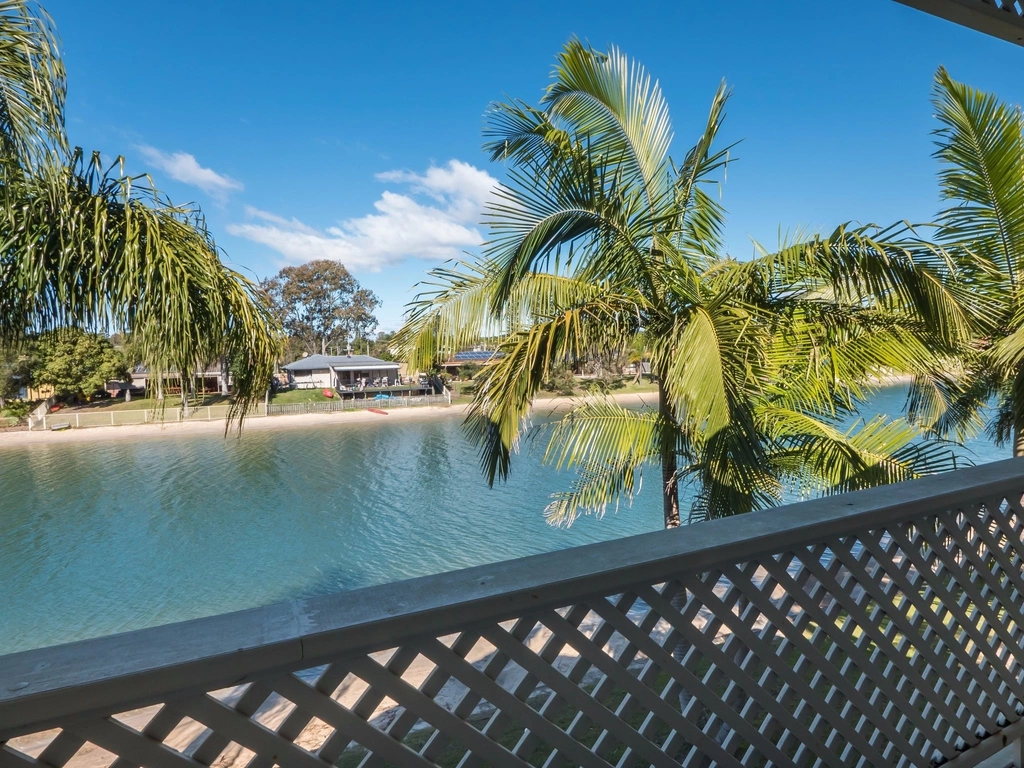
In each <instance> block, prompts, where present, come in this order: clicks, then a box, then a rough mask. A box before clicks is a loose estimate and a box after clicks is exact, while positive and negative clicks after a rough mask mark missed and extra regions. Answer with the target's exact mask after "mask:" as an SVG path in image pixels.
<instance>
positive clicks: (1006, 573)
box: [0, 461, 1024, 768]
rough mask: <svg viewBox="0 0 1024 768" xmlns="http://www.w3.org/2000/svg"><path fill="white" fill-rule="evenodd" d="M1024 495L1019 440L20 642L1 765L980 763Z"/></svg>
mask: <svg viewBox="0 0 1024 768" xmlns="http://www.w3.org/2000/svg"><path fill="white" fill-rule="evenodd" d="M1022 492H1024V462H1019V461H1009V462H1001V463H998V464H991V465H988V466H984V467H979V468H976V469H970V470H966V471H962V472H957V473H953V474H950V475H944V476H939V477H933V478H929V479H927V480H924V481H919V482H914V483H908V484H904V485H899V486H891V487H889V488H883V489H876V490H872V491H865V492H861V493H857V494H851V495H848V496H839V497H834V498H831V499H825V500H819V501H811V502H806V503H802V504H796V505H792V506H789V507H783V508H780V509H778V510H774V511H771V512H765V513H758V514H753V515H748V516H746V517H743V518H736V519H732V520H725V521H719V522H713V523H704V524H701V525H698V526H694V527H692V528H689V529H685V528H684V529H679V530H676V531H670V532H660V533H653V534H647V535H644V536H637V537H632V538H628V539H621V540H618V541H614V542H608V543H604V544H597V545H593V546H587V547H580V548H577V549H570V550H564V551H561V552H555V553H551V554H547V555H539V556H536V557H529V558H524V559H521V560H515V561H511V562H506V563H498V564H495V565H492V566H485V567H480V568H473V569H468V570H464V571H456V572H453V573H449V574H443V575H439V576H432V577H428V578H422V579H416V580H412V581H406V582H400V583H396V584H389V585H384V586H380V587H373V588H370V589H364V590H359V591H355V592H348V593H342V594H337V595H331V596H327V597H322V598H316V599H310V600H300V601H293V602H289V603H282V604H279V605H274V606H270V607H266V608H259V609H255V610H250V611H244V612H241V613H235V614H227V615H222V616H214V617H210V618H207V619H199V620H196V621H191V622H186V623H182V624H177V625H171V626H164V627H157V628H153V629H147V630H142V631H139V632H133V633H128V634H124V635H118V636H112V637H105V638H100V639H97V640H88V641H84V642H79V643H72V644H69V645H65V646H59V647H55V648H49V649H43V650H37V651H29V652H25V653H19V654H12V655H8V656H0V745H2V746H0V766H2V767H3V768H14V767H17V768H26V767H27V766H37V765H48V766H64V765H83V766H107V765H110V766H115V767H116V768H127V767H128V766H160V767H161V768H175V767H178V766H181V767H182V768H184V767H185V766H208V765H216V766H250V767H251V768H262V767H264V766H266V767H267V768H270V766H274V765H280V766H302V767H307V766H308V767H309V768H313V767H314V766H317V767H320V768H322V767H323V766H325V765H331V764H336V765H341V766H350V767H351V768H356V767H357V766H358V767H359V768H372V767H374V766H401V767H403V768H427V767H428V766H431V765H438V766H452V767H455V766H458V767H459V768H475V767H476V766H484V765H489V766H508V767H509V768H521V767H522V766H526V765H533V766H552V767H553V766H563V765H578V766H587V767H588V768H605V767H606V766H609V765H613V766H620V767H621V768H632V767H633V766H644V765H652V766H660V767H662V768H670V767H671V766H676V765H678V764H680V763H681V764H683V765H687V766H706V765H721V766H734V765H744V766H746V765H751V766H752V765H776V766H779V765H797V766H818V765H821V766H850V765H860V766H881V765H903V766H911V765H913V766H917V765H924V766H927V765H929V764H941V763H946V764H948V765H977V764H979V761H981V760H982V759H985V758H987V757H988V756H989V755H992V754H994V753H996V752H998V751H999V750H1000V749H1002V747H1003V746H1004V745H1006V744H1009V743H1011V742H1014V741H1016V740H1018V739H1019V738H1020V736H1021V735H1022V734H1024V717H1022V713H1024V706H1022V702H1024V666H1022V664H1021V660H1020V658H1019V657H1021V656H1022V648H1024V561H1022V558H1021V554H1020V552H1019V549H1020V547H1021V539H1022V536H1024V512H1022V509H1021V495H1022ZM495 535H496V536H499V535H501V531H500V521H496V530H495ZM0 610H2V609H0ZM1009 759H1010V758H1007V760H1009ZM1002 764H1006V761H1004V763H1002Z"/></svg>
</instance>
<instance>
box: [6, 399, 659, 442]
mask: <svg viewBox="0 0 1024 768" xmlns="http://www.w3.org/2000/svg"><path fill="white" fill-rule="evenodd" d="M610 397H611V398H612V399H614V400H616V401H617V402H620V403H647V404H650V405H655V404H657V401H658V396H657V394H656V393H654V392H630V393H625V394H619V395H611V396H610ZM586 399H588V398H575V397H553V398H549V399H543V400H538V401H537V402H536V403H534V408H533V410H534V412H535V413H538V414H543V413H550V412H554V411H560V410H565V409H566V408H568V407H569V406H570V405H572V404H573V403H579V402H582V401H583V400H586ZM468 407H469V406H468V404H459V405H450V406H422V407H413V408H396V409H394V410H390V411H388V414H387V415H386V416H384V415H382V414H379V413H371V412H369V411H340V412H338V413H300V414H293V415H284V416H250V417H248V418H246V420H245V424H244V427H243V429H242V435H243V437H244V436H245V434H247V433H250V432H262V431H266V430H276V429H283V430H287V429H300V428H301V429H310V428H314V429H322V428H330V427H340V426H344V425H346V424H365V423H367V422H373V423H385V422H387V423H391V422H395V421H421V420H424V419H438V418H457V417H461V416H462V415H464V414H465V412H466V410H467V409H468ZM202 434H205V435H213V436H224V422H223V421H221V420H214V421H182V422H170V423H165V424H126V425H123V426H109V427H108V426H103V427H87V428H83V429H68V430H64V431H62V432H51V431H50V430H42V429H40V430H35V431H32V432H29V431H27V430H26V431H17V432H0V449H3V448H20V447H22V446H27V445H28V446H31V445H54V444H58V443H86V442H94V441H97V440H140V439H147V438H167V437H187V436H191V435H202ZM236 435H237V431H236V428H235V427H234V426H232V428H231V431H230V432H228V434H227V437H229V438H234V437H235V436H236Z"/></svg>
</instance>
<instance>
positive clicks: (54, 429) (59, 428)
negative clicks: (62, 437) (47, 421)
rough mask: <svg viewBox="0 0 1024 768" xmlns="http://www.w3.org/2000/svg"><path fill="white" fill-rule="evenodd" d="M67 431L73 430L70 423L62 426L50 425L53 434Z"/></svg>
mask: <svg viewBox="0 0 1024 768" xmlns="http://www.w3.org/2000/svg"><path fill="white" fill-rule="evenodd" d="M65 429H71V423H70V422H64V423H62V424H51V425H50V431H51V432H63V431H64V430H65Z"/></svg>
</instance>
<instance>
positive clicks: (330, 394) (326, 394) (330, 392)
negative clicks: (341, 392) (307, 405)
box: [324, 389, 334, 397]
mask: <svg viewBox="0 0 1024 768" xmlns="http://www.w3.org/2000/svg"><path fill="white" fill-rule="evenodd" d="M324 397H334V390H333V389H325V390H324Z"/></svg>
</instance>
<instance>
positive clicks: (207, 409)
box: [206, 406, 213, 421]
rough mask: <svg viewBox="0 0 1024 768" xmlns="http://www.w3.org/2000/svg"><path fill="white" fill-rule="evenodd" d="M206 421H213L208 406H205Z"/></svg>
mask: <svg viewBox="0 0 1024 768" xmlns="http://www.w3.org/2000/svg"><path fill="white" fill-rule="evenodd" d="M206 420H207V421H213V416H211V415H210V406H206Z"/></svg>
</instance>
